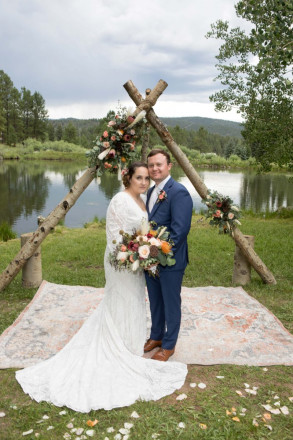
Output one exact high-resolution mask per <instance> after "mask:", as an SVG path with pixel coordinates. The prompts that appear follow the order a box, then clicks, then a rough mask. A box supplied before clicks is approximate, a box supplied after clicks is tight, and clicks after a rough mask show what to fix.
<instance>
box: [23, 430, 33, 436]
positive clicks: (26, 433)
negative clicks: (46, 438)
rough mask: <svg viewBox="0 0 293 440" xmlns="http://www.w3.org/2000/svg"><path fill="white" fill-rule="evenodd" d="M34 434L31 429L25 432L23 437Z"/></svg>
mask: <svg viewBox="0 0 293 440" xmlns="http://www.w3.org/2000/svg"><path fill="white" fill-rule="evenodd" d="M33 432H34V430H33V429H30V430H29V431H25V432H23V433H22V435H23V436H25V435H30V434H32V433H33Z"/></svg>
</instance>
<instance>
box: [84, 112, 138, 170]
mask: <svg viewBox="0 0 293 440" xmlns="http://www.w3.org/2000/svg"><path fill="white" fill-rule="evenodd" d="M144 116H145V112H144V111H142V112H141V113H139V114H138V115H137V116H136V117H135V116H132V114H131V110H128V111H127V110H126V108H125V107H123V108H119V109H118V111H117V112H116V113H114V112H109V113H108V120H107V129H106V130H104V131H103V133H101V134H100V135H98V136H97V138H96V140H95V145H94V147H93V148H92V149H91V150H89V151H87V152H86V156H87V157H88V160H89V167H94V166H96V167H97V176H101V175H102V174H103V173H104V172H105V171H109V172H110V173H117V172H118V171H121V170H123V169H124V168H126V167H127V165H128V163H129V162H131V161H133V160H134V159H135V158H136V155H137V152H136V144H137V142H138V141H139V139H140V138H141V136H142V135H143V133H144V128H145V122H146V119H145V118H144ZM134 126H135V128H134Z"/></svg>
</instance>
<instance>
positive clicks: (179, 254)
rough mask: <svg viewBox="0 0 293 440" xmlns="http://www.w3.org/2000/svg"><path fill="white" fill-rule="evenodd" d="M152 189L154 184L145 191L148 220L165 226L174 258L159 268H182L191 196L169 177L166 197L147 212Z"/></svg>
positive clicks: (189, 222) (185, 259) (185, 263)
mask: <svg viewBox="0 0 293 440" xmlns="http://www.w3.org/2000/svg"><path fill="white" fill-rule="evenodd" d="M153 190H154V186H152V187H151V188H150V189H149V190H148V193H147V202H146V205H147V210H148V216H149V221H151V220H154V221H155V222H156V223H157V225H158V226H162V225H163V226H167V229H168V231H169V232H170V238H171V239H172V240H173V242H174V246H173V248H172V250H173V252H174V257H175V259H176V264H175V265H174V266H165V267H162V266H160V270H166V271H168V270H184V269H185V267H186V266H187V263H188V247H187V235H188V232H189V230H190V225H191V216H192V208H193V203H192V199H191V196H190V194H189V192H188V191H187V189H186V188H185V186H183V185H182V184H181V183H178V182H176V180H174V179H173V178H172V177H170V179H169V180H168V181H167V183H166V184H165V186H164V191H165V192H166V194H167V198H166V199H165V200H162V201H159V202H157V203H155V204H154V207H153V209H152V211H151V212H149V208H148V202H149V199H150V196H151V193H152V191H153Z"/></svg>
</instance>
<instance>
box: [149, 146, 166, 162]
mask: <svg viewBox="0 0 293 440" xmlns="http://www.w3.org/2000/svg"><path fill="white" fill-rule="evenodd" d="M157 154H162V155H163V156H165V158H166V159H167V164H168V165H169V163H171V157H170V154H169V153H168V152H167V151H165V150H163V149H162V148H154V150H151V151H150V152H149V154H148V157H147V158H149V157H152V156H156V155H157Z"/></svg>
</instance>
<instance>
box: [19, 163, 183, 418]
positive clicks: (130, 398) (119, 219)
mask: <svg viewBox="0 0 293 440" xmlns="http://www.w3.org/2000/svg"><path fill="white" fill-rule="evenodd" d="M123 183H124V186H125V190H124V191H121V192H120V193H118V194H116V195H115V196H114V197H113V199H112V200H111V202H110V204H109V207H108V211H107V218H106V234H107V247H106V251H105V257H104V266H105V275H106V286H105V296H104V298H103V300H102V302H101V303H100V305H99V306H98V307H97V309H96V310H95V311H94V312H93V313H92V315H91V316H90V317H89V318H88V319H87V320H86V321H85V323H84V324H83V326H82V327H81V329H80V330H79V331H78V332H77V333H76V334H75V335H74V337H73V338H72V339H71V340H70V342H69V343H68V344H67V345H66V346H65V347H64V348H63V349H62V350H61V351H59V352H58V353H57V354H56V355H54V356H53V357H51V358H50V359H47V360H45V361H43V362H41V363H39V364H36V365H33V366H31V367H28V368H25V369H23V370H19V371H17V372H16V379H17V381H18V382H19V383H20V385H21V387H22V388H23V390H24V392H25V393H27V394H29V395H30V397H31V398H32V399H34V400H36V401H37V402H41V401H47V402H51V403H53V404H54V405H56V406H67V407H68V408H71V409H73V410H75V411H79V412H85V413H86V412H89V411H90V410H92V409H93V410H97V409H102V408H103V409H106V410H110V409H112V408H117V407H123V406H128V405H131V404H133V403H134V402H135V401H136V400H138V399H140V400H145V401H147V400H158V399H160V398H162V397H163V396H166V395H168V394H171V393H173V392H174V391H175V390H176V389H178V388H180V387H181V386H182V385H183V383H184V381H185V377H186V374H187V367H186V365H184V364H182V363H179V362H170V361H169V362H160V361H156V360H153V359H145V358H143V357H142V355H143V347H144V343H145V340H146V303H145V277H144V274H143V273H141V272H137V273H130V272H128V271H120V272H119V271H115V270H114V269H113V268H112V266H110V264H109V262H108V257H109V253H110V252H111V251H112V250H113V247H114V245H113V240H116V242H119V240H120V237H121V236H120V235H119V231H120V230H121V229H122V230H123V231H125V232H128V233H131V232H132V230H133V229H134V228H138V227H139V225H140V224H141V221H142V219H143V218H144V219H147V212H146V207H145V204H144V202H143V199H142V198H141V194H143V193H144V192H145V191H146V190H147V188H148V186H149V174H148V169H147V165H146V164H144V163H143V162H134V163H133V164H132V165H131V166H130V167H129V170H128V172H127V174H126V175H124V176H123Z"/></svg>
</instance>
